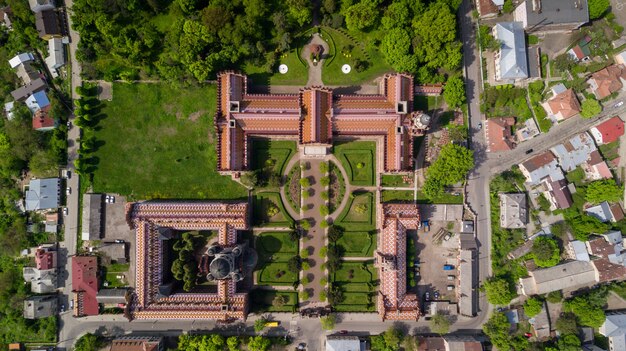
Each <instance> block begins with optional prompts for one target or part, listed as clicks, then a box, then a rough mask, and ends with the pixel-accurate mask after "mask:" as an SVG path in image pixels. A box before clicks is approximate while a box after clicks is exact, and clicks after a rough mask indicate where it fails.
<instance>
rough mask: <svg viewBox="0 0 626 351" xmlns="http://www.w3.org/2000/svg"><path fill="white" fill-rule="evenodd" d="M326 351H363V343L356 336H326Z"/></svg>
mask: <svg viewBox="0 0 626 351" xmlns="http://www.w3.org/2000/svg"><path fill="white" fill-rule="evenodd" d="M326 351H365V342H364V341H361V340H360V339H359V337H358V336H350V335H327V336H326Z"/></svg>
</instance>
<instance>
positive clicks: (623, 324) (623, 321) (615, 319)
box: [599, 313, 626, 351]
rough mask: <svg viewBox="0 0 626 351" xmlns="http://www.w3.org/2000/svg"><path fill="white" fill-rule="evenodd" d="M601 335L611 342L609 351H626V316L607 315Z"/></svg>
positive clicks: (601, 327) (601, 328) (619, 314)
mask: <svg viewBox="0 0 626 351" xmlns="http://www.w3.org/2000/svg"><path fill="white" fill-rule="evenodd" d="M599 332H600V334H602V335H604V336H606V337H607V338H608V340H609V351H626V314H623V313H607V315H606V319H605V320H604V323H603V324H602V325H601V326H600V330H599Z"/></svg>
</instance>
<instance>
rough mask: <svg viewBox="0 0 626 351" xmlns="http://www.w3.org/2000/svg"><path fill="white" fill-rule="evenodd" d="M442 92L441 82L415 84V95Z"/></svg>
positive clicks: (439, 93)
mask: <svg viewBox="0 0 626 351" xmlns="http://www.w3.org/2000/svg"><path fill="white" fill-rule="evenodd" d="M487 1H491V0H487ZM442 92H443V85H442V84H424V85H416V86H415V95H441V93H442Z"/></svg>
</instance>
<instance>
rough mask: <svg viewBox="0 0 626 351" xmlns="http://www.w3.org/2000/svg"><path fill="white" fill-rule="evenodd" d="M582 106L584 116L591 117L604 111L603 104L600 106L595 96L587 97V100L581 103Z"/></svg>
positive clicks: (581, 112)
mask: <svg viewBox="0 0 626 351" xmlns="http://www.w3.org/2000/svg"><path fill="white" fill-rule="evenodd" d="M580 108H581V111H580V115H581V116H583V117H584V118H591V117H594V116H596V115H597V114H598V113H600V112H602V106H600V103H599V102H598V100H596V99H594V98H587V99H585V101H583V103H582V104H581V105H580Z"/></svg>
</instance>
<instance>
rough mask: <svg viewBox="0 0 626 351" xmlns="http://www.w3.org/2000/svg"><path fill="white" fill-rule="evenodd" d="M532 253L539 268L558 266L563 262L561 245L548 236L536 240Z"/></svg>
mask: <svg viewBox="0 0 626 351" xmlns="http://www.w3.org/2000/svg"><path fill="white" fill-rule="evenodd" d="M530 253H531V255H532V256H533V258H534V260H535V264H536V265H537V266H539V267H552V266H556V265H557V264H558V263H559V261H560V260H561V251H560V250H559V245H558V244H557V243H556V240H554V239H553V238H550V237H547V236H540V237H538V238H536V239H535V241H534V242H533V247H532V249H531V250H530Z"/></svg>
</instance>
